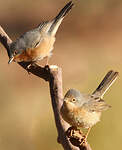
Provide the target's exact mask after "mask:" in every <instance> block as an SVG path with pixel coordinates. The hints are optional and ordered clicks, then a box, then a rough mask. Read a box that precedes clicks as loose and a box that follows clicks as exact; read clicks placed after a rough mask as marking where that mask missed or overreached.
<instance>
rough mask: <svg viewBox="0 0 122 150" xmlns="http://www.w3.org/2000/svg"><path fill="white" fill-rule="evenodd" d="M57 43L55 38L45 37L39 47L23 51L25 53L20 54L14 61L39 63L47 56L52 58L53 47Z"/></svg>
mask: <svg viewBox="0 0 122 150" xmlns="http://www.w3.org/2000/svg"><path fill="white" fill-rule="evenodd" d="M54 42H55V37H44V38H43V39H41V41H40V43H39V45H38V46H37V47H35V48H28V49H27V50H25V51H23V53H21V54H18V55H16V56H15V57H14V61H17V62H21V61H25V62H26V61H28V62H29V61H38V60H41V59H43V58H44V57H46V56H48V57H49V56H50V54H51V51H52V50H53V45H54Z"/></svg>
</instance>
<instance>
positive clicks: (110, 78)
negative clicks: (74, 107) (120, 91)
mask: <svg viewBox="0 0 122 150" xmlns="http://www.w3.org/2000/svg"><path fill="white" fill-rule="evenodd" d="M118 74H119V73H118V72H115V71H113V70H111V71H109V72H108V73H107V74H106V76H105V77H104V79H103V80H102V82H101V83H100V84H99V86H98V87H97V89H96V90H95V91H94V92H93V93H92V95H94V96H95V97H103V95H104V94H105V92H106V91H107V90H108V89H109V87H110V86H111V85H112V84H113V83H114V81H115V80H116V79H117V76H118Z"/></svg>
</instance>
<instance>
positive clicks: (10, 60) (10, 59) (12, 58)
mask: <svg viewBox="0 0 122 150" xmlns="http://www.w3.org/2000/svg"><path fill="white" fill-rule="evenodd" d="M13 60H14V56H12V57H10V58H9V61H8V64H10V63H11V62H12V61H13Z"/></svg>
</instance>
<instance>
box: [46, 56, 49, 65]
mask: <svg viewBox="0 0 122 150" xmlns="http://www.w3.org/2000/svg"><path fill="white" fill-rule="evenodd" d="M46 66H49V56H47V57H46Z"/></svg>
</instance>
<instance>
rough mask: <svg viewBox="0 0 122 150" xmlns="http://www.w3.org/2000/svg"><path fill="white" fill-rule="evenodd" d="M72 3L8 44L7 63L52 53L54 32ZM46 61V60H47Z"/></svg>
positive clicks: (48, 55)
mask: <svg viewBox="0 0 122 150" xmlns="http://www.w3.org/2000/svg"><path fill="white" fill-rule="evenodd" d="M73 5H74V4H73V3H72V1H70V2H68V3H67V4H66V5H65V7H64V8H63V9H62V10H61V11H60V12H59V14H58V15H57V16H56V17H55V18H54V19H53V20H51V21H45V22H43V23H41V24H40V25H39V26H38V27H37V28H35V29H33V30H30V31H28V32H26V33H24V34H23V35H21V36H20V37H19V38H18V39H17V40H16V41H14V42H12V44H10V52H9V62H8V63H9V64H10V63H11V62H12V61H15V62H32V63H34V62H37V61H38V60H42V59H43V58H44V57H47V58H49V57H50V56H51V54H52V50H53V45H54V42H55V35H56V32H57V30H58V28H59V26H60V24H61V22H62V20H63V19H64V17H65V15H66V14H67V13H68V12H69V10H70V9H71V8H72V6H73ZM47 63H48V62H47Z"/></svg>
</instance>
